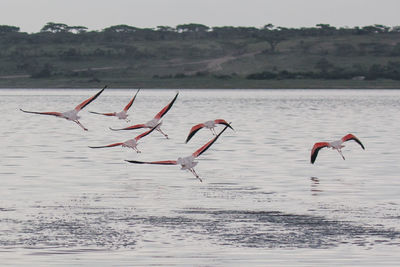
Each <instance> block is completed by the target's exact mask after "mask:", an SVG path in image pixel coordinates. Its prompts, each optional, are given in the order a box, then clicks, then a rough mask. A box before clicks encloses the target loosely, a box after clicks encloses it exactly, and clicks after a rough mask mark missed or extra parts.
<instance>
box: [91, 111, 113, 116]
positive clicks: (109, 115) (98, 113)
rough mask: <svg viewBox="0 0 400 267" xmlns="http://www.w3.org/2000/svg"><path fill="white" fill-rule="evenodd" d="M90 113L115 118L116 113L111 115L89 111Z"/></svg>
mask: <svg viewBox="0 0 400 267" xmlns="http://www.w3.org/2000/svg"><path fill="white" fill-rule="evenodd" d="M89 112H90V113H93V114H98V115H104V116H115V112H111V113H100V112H94V111H89Z"/></svg>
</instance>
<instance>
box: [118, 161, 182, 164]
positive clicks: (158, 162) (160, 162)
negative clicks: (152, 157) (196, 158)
mask: <svg viewBox="0 0 400 267" xmlns="http://www.w3.org/2000/svg"><path fill="white" fill-rule="evenodd" d="M125 161H126V162H129V163H136V164H158V165H176V164H178V163H177V161H176V160H162V161H137V160H125Z"/></svg>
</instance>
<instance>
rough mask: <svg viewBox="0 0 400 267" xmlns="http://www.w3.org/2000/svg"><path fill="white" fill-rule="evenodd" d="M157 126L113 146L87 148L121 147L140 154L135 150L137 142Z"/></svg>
mask: <svg viewBox="0 0 400 267" xmlns="http://www.w3.org/2000/svg"><path fill="white" fill-rule="evenodd" d="M157 126H158V124H157V125H156V126H155V127H153V128H152V129H150V130H148V131H146V132H144V133H142V134H140V135H138V136H136V137H135V138H133V139H129V140H126V141H125V142H122V143H114V144H110V145H106V146H89V147H90V148H106V147H115V146H122V147H130V148H132V149H133V150H135V151H136V152H137V153H141V151H140V150H139V149H138V148H137V145H138V141H139V140H140V139H141V138H143V137H145V136H146V135H148V134H150V133H151V132H152V131H154V129H156V127H157Z"/></svg>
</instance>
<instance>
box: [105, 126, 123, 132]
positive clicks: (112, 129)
mask: <svg viewBox="0 0 400 267" xmlns="http://www.w3.org/2000/svg"><path fill="white" fill-rule="evenodd" d="M108 128H110V130H111V131H121V130H122V129H114V128H111V127H108Z"/></svg>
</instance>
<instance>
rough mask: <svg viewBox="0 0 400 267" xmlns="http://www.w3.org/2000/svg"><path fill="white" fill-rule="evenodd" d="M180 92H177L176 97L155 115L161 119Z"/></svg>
mask: <svg viewBox="0 0 400 267" xmlns="http://www.w3.org/2000/svg"><path fill="white" fill-rule="evenodd" d="M178 95H179V93H176V95H175V97H174V99H172V101H171V102H169V104H168V105H166V106H165V107H164V108H163V109H162V110H161V111H160V112H158V113H157V115H155V116H154V118H155V119H161V118H162V117H163V116H164V115H165V114H166V113H167V112H168V111H169V110H170V109H171V107H172V105H173V104H174V102H175V100H176V98H177V97H178Z"/></svg>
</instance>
